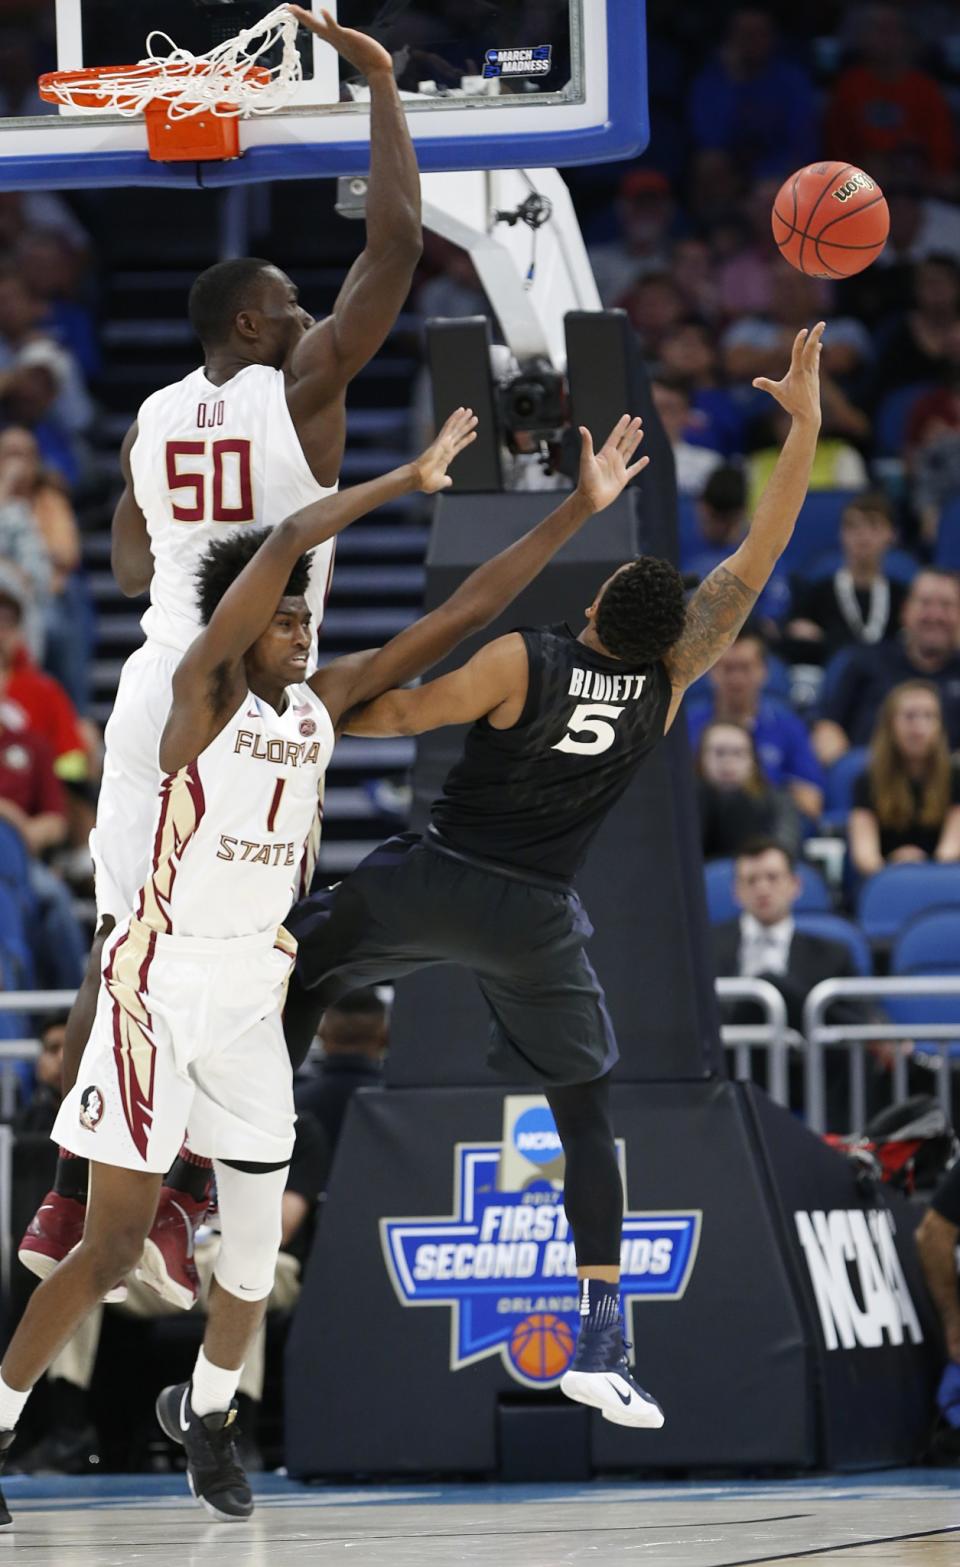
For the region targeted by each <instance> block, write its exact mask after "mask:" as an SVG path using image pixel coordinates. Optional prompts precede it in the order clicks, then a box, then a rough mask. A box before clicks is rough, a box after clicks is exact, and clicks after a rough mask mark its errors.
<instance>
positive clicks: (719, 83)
mask: <svg viewBox="0 0 960 1567" xmlns="http://www.w3.org/2000/svg"><path fill="white" fill-rule="evenodd" d="M689 113H690V131H691V138H692V140H693V143H694V145H695V146H697V147H700V148H706V149H711V150H712V149H720V150H722V151H723V152H726V153H728V154H729V155H730V156H731V158H733V159H734V161H735V162H736V163H737V164H738V165H739V166H740V167H741V168H742V169H744V170H745V171H746V172H747V173H748V174H750V175H751V176H752V177H756V176H758V175H764V174H780V175H781V176H783V175H786V174H788V173H789V172H790V170H791V169H797V168H800V167H801V166H802V165H803V164H805V163H809V162H810V160H811V159H812V158H813V157H815V155H816V150H817V143H816V106H815V100H814V93H813V87H812V85H811V83H810V80H809V78H808V77H807V75H806V73H805V72H804V71H803V70H801V68H800V67H799V66H797V65H794V64H792V63H790V62H789V61H787V60H784V59H783V58H781V56H780V53H779V41H778V39H777V35H776V31H775V27H774V23H773V20H772V18H771V17H770V15H769V14H768V12H767V11H766V10H765V9H764V8H763V7H761V6H740V7H738V8H737V10H735V11H734V12H733V15H732V16H731V18H730V21H729V24H728V27H727V32H726V36H725V38H724V41H723V44H722V46H721V48H720V50H719V52H718V54H717V57H716V58H715V59H714V60H713V61H711V62H710V63H709V64H708V65H706V66H705V67H704V69H703V70H702V71H701V72H700V74H699V76H697V77H696V78H695V80H694V82H693V84H692V87H691V89H690V96H689Z"/></svg>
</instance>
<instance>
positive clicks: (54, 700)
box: [0, 561, 90, 783]
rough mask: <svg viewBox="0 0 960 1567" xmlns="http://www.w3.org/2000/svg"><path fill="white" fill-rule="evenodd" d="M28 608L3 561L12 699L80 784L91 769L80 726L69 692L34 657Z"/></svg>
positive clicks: (0, 596)
mask: <svg viewBox="0 0 960 1567" xmlns="http://www.w3.org/2000/svg"><path fill="white" fill-rule="evenodd" d="M24 608H25V596H24V590H23V585H22V583H21V582H20V580H19V578H18V576H17V574H16V572H15V571H13V570H12V569H11V568H10V567H9V566H8V565H6V564H5V562H3V561H0V659H2V661H3V664H4V666H5V668H8V671H9V672H8V675H7V679H6V684H5V693H6V696H7V697H8V698H9V700H10V701H12V702H15V703H16V705H17V707H18V708H21V709H22V710H23V712H24V713H26V715H27V718H28V720H29V723H30V728H31V729H32V730H33V732H34V733H35V734H37V735H40V736H41V737H42V738H43V739H44V740H45V741H46V743H47V745H48V746H49V748H50V750H51V753H52V755H53V761H54V771H55V772H56V774H57V777H58V778H61V779H63V780H64V782H67V783H79V782H81V781H82V780H83V779H85V778H86V777H87V776H88V773H89V770H90V769H89V759H88V754H87V749H86V746H85V743H84V737H83V733H82V731H81V728H80V723H79V720H78V718H77V714H76V711H75V709H74V706H73V703H72V702H71V701H70V698H69V697H68V695H67V693H66V691H64V690H63V688H62V686H60V685H59V684H58V682H57V681H56V680H55V679H54V678H53V676H52V675H46V674H44V673H43V672H42V671H41V670H39V669H37V667H36V665H35V664H34V663H33V661H32V659H31V658H30V655H29V653H28V651H27V648H26V646H25V643H24V630H23V617H24Z"/></svg>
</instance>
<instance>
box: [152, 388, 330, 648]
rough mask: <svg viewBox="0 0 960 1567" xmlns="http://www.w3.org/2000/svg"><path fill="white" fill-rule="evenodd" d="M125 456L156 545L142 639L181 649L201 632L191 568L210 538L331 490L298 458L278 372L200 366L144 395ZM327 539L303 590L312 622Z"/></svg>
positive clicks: (320, 595) (323, 591) (326, 570)
mask: <svg viewBox="0 0 960 1567" xmlns="http://www.w3.org/2000/svg"><path fill="white" fill-rule="evenodd" d="M137 422H138V433H137V439H136V440H135V441H134V444H133V448H132V450H131V453H130V467H131V471H132V474H133V490H134V495H135V496H136V501H137V505H138V506H139V507H140V510H141V511H142V512H143V515H144V517H145V518H146V523H147V530H148V532H149V534H150V547H151V549H152V551H153V558H154V574H153V581H152V583H151V586H150V608H149V609H148V610H147V612H146V614H145V615H144V617H143V622H142V623H143V629H144V631H145V632H146V634H147V636H148V637H149V638H150V639H151V640H153V641H156V642H162V643H164V644H165V645H166V646H168V647H172V648H174V649H175V650H176V651H177V652H181V653H182V652H185V651H186V649H187V648H188V647H189V646H190V643H191V642H192V641H193V639H194V637H195V636H196V634H197V632H198V631H199V629H200V617H199V614H198V611H197V592H196V582H195V578H196V571H197V564H198V562H199V559H200V556H201V555H202V554H203V552H204V550H205V549H206V547H207V545H208V544H209V543H210V541H211V539H213V538H217V537H221V536H222V535H223V533H224V532H225V531H226V530H228V529H235V528H237V527H242V526H244V525H247V526H249V525H250V524H255V525H256V526H258V527H264V528H274V527H276V525H277V523H279V522H282V521H283V520H284V518H285V517H289V516H290V515H291V514H292V513H293V512H295V511H299V510H300V508H301V507H303V506H308V505H309V504H310V503H311V502H312V501H317V500H319V499H320V498H321V497H322V496H324V495H332V494H333V493H334V491H333V490H327V489H324V487H323V485H322V484H318V483H317V481H316V479H315V478H314V477H313V474H312V473H311V471H310V467H309V465H308V463H307V459H306V457H305V456H304V454H303V448H302V447H301V445H300V441H299V438H298V436H297V432H296V429H295V427H294V423H293V420H292V418H291V417H290V410H289V408H288V407H287V396H286V383H285V381H284V376H283V371H282V370H273V369H271V367H270V366H269V365H248V366H247V367H246V369H244V370H240V371H239V372H238V373H237V374H236V375H235V376H233V377H232V378H231V380H229V381H226V382H225V383H224V385H223V386H214V384H213V382H212V381H208V380H207V377H206V375H205V373H204V371H203V370H202V369H200V370H194V371H192V372H191V374H190V375H188V376H185V377H184V379H183V380H182V381H176V382H174V383H173V385H171V386H164V387H162V388H161V389H160V391H158V392H154V393H153V395H152V396H151V397H148V398H147V400H146V402H145V403H144V404H143V406H142V407H141V409H140V412H139V414H138V415H137ZM333 550H334V544H333V540H332V539H331V540H330V541H329V542H328V543H326V544H321V545H320V546H319V547H318V548H317V549H316V550H314V552H313V565H312V569H311V572H310V587H309V589H308V592H307V602H308V603H309V606H310V610H311V613H312V615H313V620H314V625H315V626H318V625H319V624H320V622H321V620H322V619H323V609H324V604H325V602H326V597H327V592H328V590H329V586H330V576H331V573H332V570H333Z"/></svg>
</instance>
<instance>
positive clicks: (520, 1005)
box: [285, 833, 619, 1085]
mask: <svg viewBox="0 0 960 1567" xmlns="http://www.w3.org/2000/svg"><path fill="white" fill-rule="evenodd" d="M285 923H286V925H287V927H288V929H289V930H290V931H291V933H292V934H293V935H294V936H296V938H297V940H298V942H299V944H300V951H299V956H298V958H297V975H298V978H299V980H300V982H301V984H302V985H304V986H306V987H308V988H309V989H311V990H312V989H313V988H314V987H319V992H320V994H322V997H323V1000H324V1003H325V1004H329V1003H330V1002H332V1001H335V1000H336V999H337V998H338V997H339V996H342V995H346V994H347V993H348V992H349V991H351V990H357V989H359V988H361V987H362V986H364V985H377V984H386V983H389V982H390V981H392V980H396V979H402V978H403V976H404V975H405V974H412V973H415V972H416V971H417V970H418V969H423V968H428V967H430V965H431V964H435V963H457V964H460V965H462V966H463V967H464V968H467V969H470V970H471V972H472V973H473V974H474V975H475V976H476V979H477V983H478V984H479V986H480V989H481V991H482V992H483V995H484V997H485V999H486V1002H487V1005H488V1006H489V1008H490V1012H491V1014H492V1039H491V1048H490V1055H489V1061H490V1064H491V1066H492V1067H494V1069H495V1070H496V1071H498V1072H502V1073H504V1074H505V1075H506V1076H507V1077H508V1078H509V1079H510V1080H511V1081H513V1082H536V1083H539V1084H545V1085H560V1084H566V1083H584V1082H589V1081H591V1080H592V1079H593V1078H595V1077H601V1076H603V1075H604V1074H605V1073H607V1072H609V1071H610V1069H611V1067H612V1066H613V1065H614V1063H615V1061H616V1060H617V1057H618V1055H619V1051H618V1049H617V1042H616V1037H615V1035H614V1032H613V1025H612V1023H611V1021H610V1015H609V1013H608V1011H607V1007H606V1002H605V1000H604V996H603V991H602V989H601V988H600V984H599V982H598V980H597V976H596V974H595V973H594V971H593V967H592V965H591V963H590V960H589V958H588V957H587V954H586V952H585V950H584V943H585V941H586V940H587V938H588V937H589V936H592V935H593V926H592V925H591V924H590V921H589V919H588V918H587V915H586V913H585V912H584V909H583V906H582V905H581V903H580V900H579V898H578V897H577V896H576V894H575V893H573V892H571V891H570V890H569V889H563V888H560V887H557V888H553V887H549V886H547V885H545V884H543V883H538V882H537V883H535V882H530V881H526V880H519V879H515V878H514V877H513V876H510V875H505V874H502V873H500V872H499V871H497V870H496V869H492V868H491V869H487V868H483V867H482V866H481V865H480V864H478V863H477V862H475V861H469V862H467V861H464V860H462V859H460V858H453V857H452V856H451V855H449V854H447V853H445V852H444V851H443V850H441V849H438V848H435V847H433V846H432V845H430V844H429V842H428V841H425V840H423V839H421V838H420V837H418V836H416V835H415V834H412V833H407V834H404V835H402V836H401V837H397V838H391V839H390V840H389V841H388V842H387V843H385V844H383V845H381V847H380V848H379V849H376V850H374V852H373V854H371V855H369V856H368V858H367V859H365V860H364V861H363V862H362V864H360V865H359V866H358V867H357V869H356V870H355V871H353V872H352V873H351V874H350V876H348V877H347V879H346V880H345V881H344V882H341V883H340V885H339V886H337V887H333V888H331V889H329V890H328V891H325V892H319V893H313V894H312V895H311V896H310V897H309V898H305V899H303V901H302V902H300V903H298V904H297V906H296V908H295V909H294V910H293V913H292V914H291V916H290V917H289V919H287V920H286V921H285Z"/></svg>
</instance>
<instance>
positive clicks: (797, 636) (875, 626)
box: [786, 491, 907, 663]
mask: <svg viewBox="0 0 960 1567" xmlns="http://www.w3.org/2000/svg"><path fill="white" fill-rule="evenodd" d="M893 540H894V532H893V518H892V514H891V506H890V502H889V500H888V499H887V497H886V495H885V494H884V493H883V492H882V491H868V492H866V493H865V494H863V495H858V496H857V498H856V500H852V501H850V502H849V503H848V505H847V506H846V507H845V508H844V512H843V516H842V518H841V521H840V548H841V550H842V551H843V563H842V565H840V566H838V567H837V570H836V571H834V572H833V573H832V574H831V575H829V576H823V577H816V578H814V579H813V580H812V581H809V580H808V581H803V580H800V581H799V582H797V583H796V584H795V585H794V587H793V590H792V604H791V615H790V620H789V621H788V623H787V626H786V636H787V637H788V638H789V639H790V641H791V642H792V643H793V644H794V646H793V649H792V652H793V654H794V656H796V657H797V658H798V659H800V660H801V662H807V663H810V662H821V661H822V662H824V663H825V662H826V661H827V660H828V659H830V658H832V657H833V655H834V653H836V652H838V651H839V649H840V648H842V647H851V646H855V645H857V644H861V645H864V646H872V645H873V644H874V643H876V642H885V641H886V642H889V641H891V640H892V639H893V638H894V637H895V636H896V635H897V633H898V630H899V627H900V616H901V613H902V611H903V605H904V601H905V599H906V596H907V589H906V587H905V586H904V585H903V583H901V582H895V581H894V580H893V578H891V577H888V576H886V575H885V574H884V570H883V563H884V557H885V555H886V554H887V551H888V550H889V549H890V547H891V546H892V544H893Z"/></svg>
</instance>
